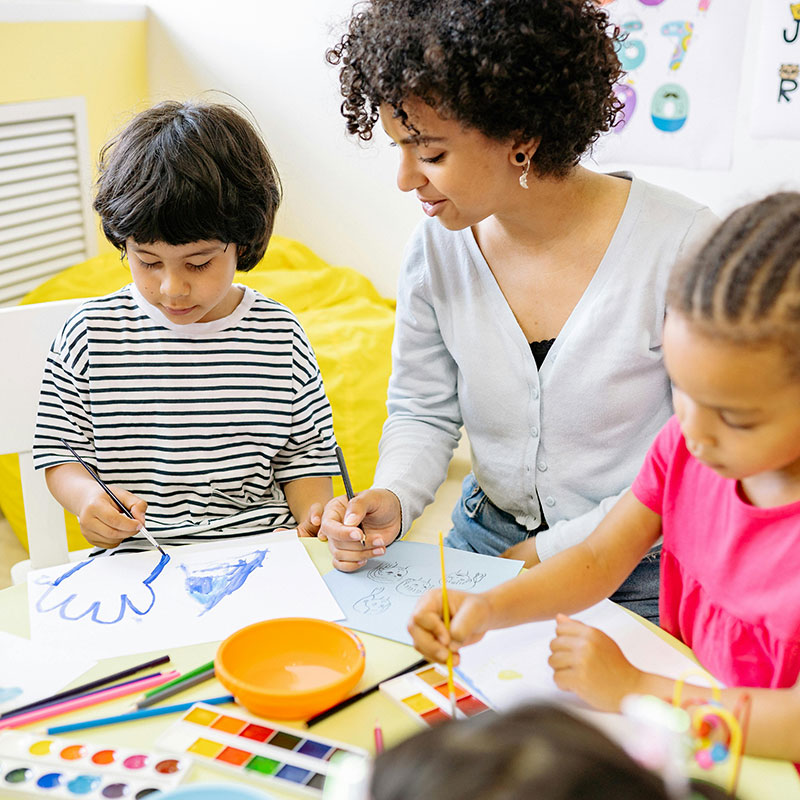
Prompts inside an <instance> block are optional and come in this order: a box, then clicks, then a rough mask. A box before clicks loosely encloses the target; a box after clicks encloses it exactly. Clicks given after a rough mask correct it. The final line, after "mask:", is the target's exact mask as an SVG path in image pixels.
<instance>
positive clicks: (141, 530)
mask: <svg viewBox="0 0 800 800" xmlns="http://www.w3.org/2000/svg"><path fill="white" fill-rule="evenodd" d="M59 441H60V442H61V444H63V445H64V447H66V448H67V450H69V451H70V453H72V455H74V456H75V458H77V459H78V463H79V464H80V465H81V466H82V467H83V468H84V469H85V470H86V471H87V472H88V473H89V474H90V475H91V476H92V477H93V478H94V479H95V480H96V481H97V483H98V484H99V486H100V488H101V489H102V490H103V491H104V492H105V493H106V494H107V495H108V496H109V497H110V498H111V499H112V500H113V501H114V502H115V503H116V505H117V508H118V509H119V510H120V511H121V512H122V513H123V514H124V515H125V516H126V517H128V519H136V517H134V516H133V514H131V512H130V510H129V509H128V508H127V507H126V506H124V505H122V501H121V500H120V499H119V498H118V497H117V496H116V495H115V494H114V492H112V491H111V489H109V488H108V486H106V485H105V483H103V481H101V480H100V477H99V475H98V474H97V473H96V472H95V471H94V470H93V469H92V468H91V467H90V466H89V465H88V464H87V463H86V462H85V461H84V460H83V459H82V458H81V457H80V456H79V455H78V454H77V453H76V452H75V451H74V450H73V449H72V447H70V445H69V444H68V443H67V442H65V441H64V440H63V439H59ZM139 533H141V534H142V536H144V538H145V539H147V541H148V542H150V544H151V545H153V547H155V548H156V550H158V552H159V553H161V555H162V556H163V555H166V553H165V552H164V551H163V549H162V548H161V545H160V544H159V543H158V542H157V541H156V540H155V539H154V538H153V536H152V534H151V533H150V532H149V531H148V530H147V528H145V527H144V525H142V527H141V528H139Z"/></svg>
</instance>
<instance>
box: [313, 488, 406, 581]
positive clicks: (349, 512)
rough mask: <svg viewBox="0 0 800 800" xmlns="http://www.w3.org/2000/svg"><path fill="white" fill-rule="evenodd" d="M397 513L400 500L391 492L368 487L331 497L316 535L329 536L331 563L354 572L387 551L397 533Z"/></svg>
mask: <svg viewBox="0 0 800 800" xmlns="http://www.w3.org/2000/svg"><path fill="white" fill-rule="evenodd" d="M400 516H401V510H400V501H399V500H398V499H397V495H395V494H394V492H390V491H389V490H388V489H367V490H366V491H365V492H359V493H358V494H357V495H356V496H355V497H354V498H353V499H352V500H348V499H347V497H345V496H341V497H334V498H333V500H331V501H330V502H329V503H328V504H327V505H326V506H325V510H324V511H323V513H322V524H321V525H320V528H319V534H318V535H319V538H320V539H323V540H324V539H327V540H328V546H329V547H330V550H331V554H332V555H333V566H334V567H336V569H339V570H341V571H342V572H354V571H355V570H357V569H359V568H360V567H363V566H364V564H366V563H367V560H368V559H370V558H374V557H375V556H382V555H383V554H384V553H385V552H386V547H387V546H388V545H389V544H391V543H392V542H393V541H394V540H395V539H396V538H397V535H398V534H399V533H400ZM362 540H364V542H365V543H364V544H362Z"/></svg>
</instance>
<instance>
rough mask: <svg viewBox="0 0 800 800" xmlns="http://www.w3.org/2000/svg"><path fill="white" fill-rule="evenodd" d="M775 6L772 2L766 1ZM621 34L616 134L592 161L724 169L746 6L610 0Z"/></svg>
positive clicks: (737, 0)
mask: <svg viewBox="0 0 800 800" xmlns="http://www.w3.org/2000/svg"><path fill="white" fill-rule="evenodd" d="M767 2H774V0H767ZM604 5H605V9H606V11H608V14H609V17H610V19H611V20H612V22H614V23H615V24H616V25H617V26H619V28H620V29H621V30H622V31H623V32H624V33H625V34H627V38H626V39H625V40H624V41H623V42H622V44H621V45H620V48H619V50H618V56H619V58H620V61H621V63H622V67H623V69H624V70H625V75H624V76H623V78H622V79H621V80H620V82H619V83H618V84H617V87H616V90H615V91H616V94H617V97H618V98H619V100H620V101H622V102H623V103H624V109H623V111H622V112H621V114H620V116H619V117H618V124H617V125H616V127H614V128H612V130H611V131H610V132H609V133H607V134H605V135H604V136H603V137H602V138H601V139H600V141H598V143H597V144H596V145H595V149H594V154H593V156H594V159H595V160H596V161H597V162H599V163H600V164H602V163H603V162H622V163H625V164H629V163H643V164H652V165H667V166H679V167H695V168H698V167H699V168H705V169H726V168H727V167H728V166H729V165H730V162H731V156H732V151H733V134H734V129H735V123H736V108H737V104H738V99H739V85H740V79H741V64H742V53H743V50H744V42H745V36H746V23H747V14H748V4H747V0H611V2H607V3H605V4H604Z"/></svg>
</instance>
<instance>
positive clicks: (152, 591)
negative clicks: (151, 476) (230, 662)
mask: <svg viewBox="0 0 800 800" xmlns="http://www.w3.org/2000/svg"><path fill="white" fill-rule="evenodd" d="M165 550H166V554H165V555H161V554H160V553H159V552H158V551H157V550H150V551H147V552H144V553H127V554H120V555H118V556H113V555H112V556H106V557H103V556H100V557H95V558H90V559H87V560H86V561H81V562H78V563H76V564H63V565H61V566H58V567H47V568H45V569H40V570H33V571H31V572H30V573H29V574H28V608H29V612H30V620H31V639H32V640H33V641H34V642H46V643H48V644H51V645H53V646H62V647H68V648H70V649H71V651H72V652H76V653H82V654H83V655H85V656H89V657H91V658H112V657H113V656H120V655H128V654H131V653H144V652H149V651H152V650H162V649H165V648H170V647H179V646H182V645H189V644H199V643H200V642H213V641H217V640H219V639H224V638H226V637H227V636H229V635H230V634H231V633H233V632H234V631H236V630H238V629H239V628H243V627H244V626H245V625H250V624H251V623H253V622H258V621H259V620H263V619H274V618H276V617H315V618H316V619H324V620H337V619H341V618H342V617H343V616H344V614H342V612H341V609H340V608H339V606H338V605H337V604H336V601H335V600H334V599H333V597H332V596H331V593H330V592H329V591H328V589H327V587H326V586H325V583H324V582H323V580H322V577H321V576H320V574H319V572H318V570H317V568H316V567H315V566H314V563H313V562H312V561H311V559H310V558H309V556H308V553H306V549H305V547H303V545H302V543H301V542H300V540H299V539H298V538H297V535H296V533H295V532H294V531H286V532H280V533H268V534H263V535H258V536H248V537H244V538H238V539H235V540H234V541H233V542H225V543H219V544H193V545H186V546H184V547H167V548H165Z"/></svg>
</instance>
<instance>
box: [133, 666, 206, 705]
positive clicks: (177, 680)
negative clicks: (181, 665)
mask: <svg viewBox="0 0 800 800" xmlns="http://www.w3.org/2000/svg"><path fill="white" fill-rule="evenodd" d="M213 667H214V662H213V661H209V662H208V664H203V666H202V667H197V669H193V670H190V671H189V672H186V673H184V674H183V675H181V676H180V677H178V678H175V679H174V680H171V681H170V682H169V683H165V684H163V685H162V686H159V687H158V688H157V689H151V690H150V691H149V692H145V693H144V696H145V697H152V696H153V695H154V694H161V691H162V689H169V688H170V686H175V685H176V684H178V683H183V682H184V681H186V680H189V678H193V677H194V676H195V675H199V674H200V673H201V672H206V671H207V670H209V669H213Z"/></svg>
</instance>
